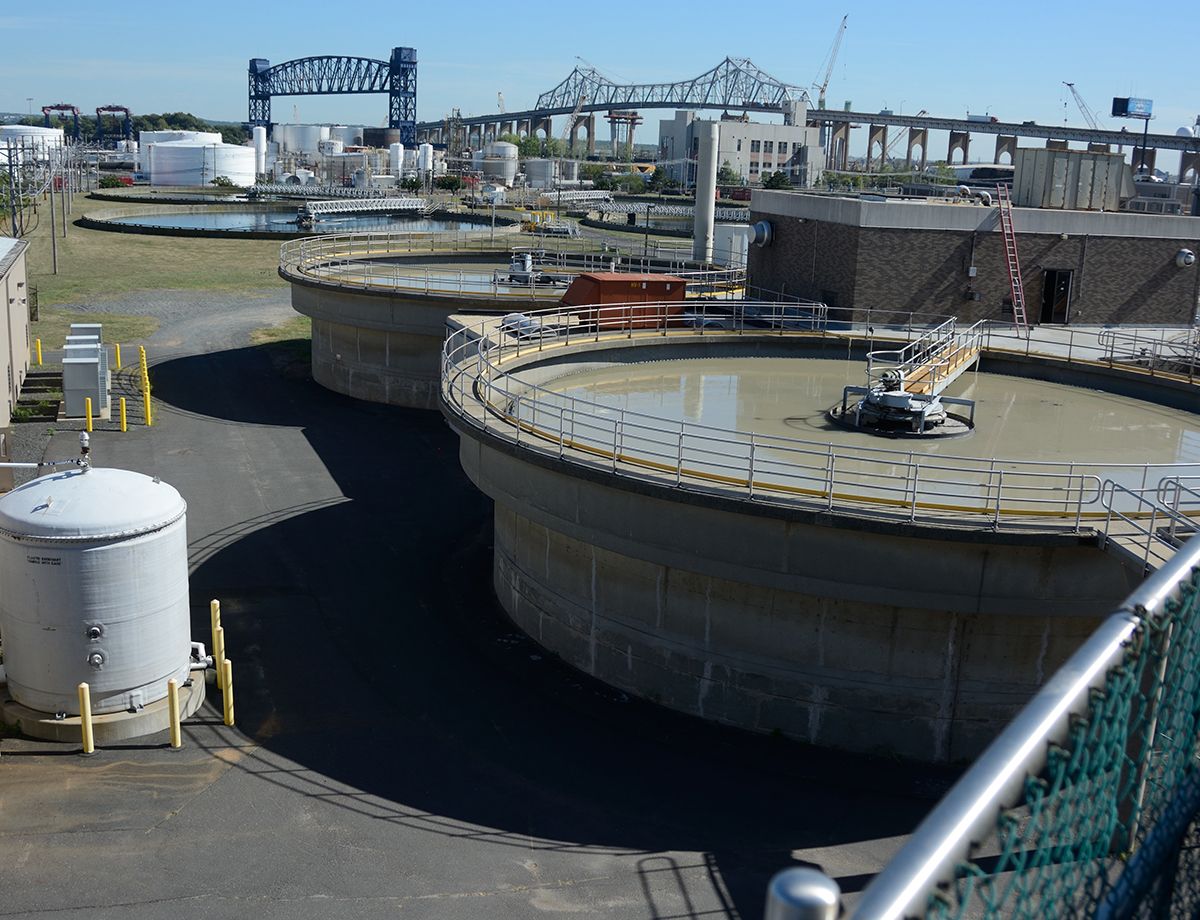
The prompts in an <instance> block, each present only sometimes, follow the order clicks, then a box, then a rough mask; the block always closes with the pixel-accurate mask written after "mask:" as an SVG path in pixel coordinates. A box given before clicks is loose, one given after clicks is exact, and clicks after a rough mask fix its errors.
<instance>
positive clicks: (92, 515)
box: [0, 469, 191, 715]
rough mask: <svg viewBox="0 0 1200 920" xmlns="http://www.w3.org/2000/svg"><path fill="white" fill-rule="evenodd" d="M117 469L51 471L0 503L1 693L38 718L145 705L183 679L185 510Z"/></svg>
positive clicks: (186, 649) (166, 492)
mask: <svg viewBox="0 0 1200 920" xmlns="http://www.w3.org/2000/svg"><path fill="white" fill-rule="evenodd" d="M186 510H187V505H186V504H185V503H184V501H183V498H182V497H180V495H179V493H178V492H177V491H176V490H175V489H174V488H173V487H171V486H169V485H167V484H166V483H165V482H161V481H159V480H158V479H154V478H151V477H150V476H146V475H143V474H142V473H134V472H130V471H128V470H114V469H90V470H72V471H70V472H67V473H51V474H50V475H48V476H42V477H40V478H38V479H33V480H31V481H29V482H27V483H25V484H24V485H22V486H20V487H18V488H16V489H14V490H13V491H12V492H9V493H8V494H7V495H4V496H3V497H0V584H3V585H4V590H3V591H0V634H2V635H3V636H4V665H5V669H6V670H7V672H8V691H9V693H10V694H11V695H12V698H13V699H14V700H16V701H17V702H18V703H20V704H21V705H23V706H27V707H29V708H30V709H35V710H37V711H39V712H46V713H58V712H66V713H68V714H70V715H77V714H78V713H79V698H78V693H77V687H78V685H79V684H80V683H81V682H86V683H87V684H88V685H89V687H90V688H91V697H92V711H93V712H95V713H105V712H117V711H120V710H129V709H137V708H139V707H142V706H146V705H148V704H149V703H152V702H154V701H156V700H160V699H162V698H163V697H165V696H166V695H167V681H168V680H170V679H171V678H175V679H176V680H178V681H179V682H180V683H181V684H182V683H183V682H184V681H186V680H187V679H188V672H189V669H190V661H191V640H190V635H191V631H190V623H189V608H188V551H187V527H186V522H185V512H186Z"/></svg>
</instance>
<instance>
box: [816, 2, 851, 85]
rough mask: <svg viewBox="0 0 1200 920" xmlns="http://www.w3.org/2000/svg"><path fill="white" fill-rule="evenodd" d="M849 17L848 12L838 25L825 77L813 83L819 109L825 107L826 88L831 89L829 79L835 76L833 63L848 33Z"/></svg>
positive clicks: (826, 64)
mask: <svg viewBox="0 0 1200 920" xmlns="http://www.w3.org/2000/svg"><path fill="white" fill-rule="evenodd" d="M849 18H850V14H849V13H847V14H846V15H845V16H843V17H842V24H841V25H840V26H838V30H837V35H835V36H834V39H833V46H832V47H831V48H830V49H829V57H828V58H826V59H825V78H824V79H823V80H821V82H820V83H814V84H813V88H814V89H815V90H816V91H817V108H818V109H823V108H825V90H827V89H829V81H830V79H831V78H832V77H833V65H834V64H836V63H837V56H838V50H839V49H840V48H841V47H842V36H843V35H845V34H846V20H848V19H849Z"/></svg>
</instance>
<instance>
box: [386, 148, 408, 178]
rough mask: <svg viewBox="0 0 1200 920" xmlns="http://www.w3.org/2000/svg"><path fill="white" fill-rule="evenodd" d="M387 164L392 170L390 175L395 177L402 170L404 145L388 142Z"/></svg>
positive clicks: (398, 176) (397, 176) (398, 175)
mask: <svg viewBox="0 0 1200 920" xmlns="http://www.w3.org/2000/svg"><path fill="white" fill-rule="evenodd" d="M388 166H389V167H390V168H391V170H392V175H393V176H395V177H396V178H397V179H399V178H400V176H401V174H402V173H403V172H404V145H403V144H389V145H388Z"/></svg>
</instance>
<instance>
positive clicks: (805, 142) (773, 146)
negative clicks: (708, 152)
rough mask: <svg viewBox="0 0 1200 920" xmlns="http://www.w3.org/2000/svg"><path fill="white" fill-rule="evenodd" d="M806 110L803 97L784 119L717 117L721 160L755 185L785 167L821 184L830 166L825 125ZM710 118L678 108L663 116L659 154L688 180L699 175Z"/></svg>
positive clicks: (798, 181) (797, 178) (804, 183)
mask: <svg viewBox="0 0 1200 920" xmlns="http://www.w3.org/2000/svg"><path fill="white" fill-rule="evenodd" d="M807 115H808V109H807V107H806V106H805V105H804V103H803V102H793V103H791V106H790V108H789V110H788V112H787V113H786V116H785V119H784V121H785V123H784V124H768V123H764V122H756V121H748V120H744V119H740V118H739V119H730V118H723V119H721V120H720V121H718V122H717V124H719V125H720V126H721V131H720V141H719V146H718V148H717V165H718V166H723V165H725V164H726V163H728V164H729V167H730V169H732V170H733V171H734V172H736V173H737V174H738V175H739V176H741V178H742V181H744V182H746V183H749V184H750V185H757V184H759V183H760V182H761V181H762V179H763V177H764V176H769V175H771V174H772V173H774V172H776V171H779V172H783V173H786V174H787V176H788V178H789V179H791V182H792V185H794V186H799V187H801V188H809V187H812V186H814V185H816V184H817V182H818V181H819V180H820V178H821V171H822V170H823V169H824V168H825V153H824V150H823V148H822V147H821V139H820V129H819V128H815V127H813V128H810V127H807V126H806V125H805V120H806V119H807ZM711 123H712V120H711V119H700V118H697V117H696V113H695V112H692V111H677V112H676V113H675V117H674V118H664V119H661V120H660V121H659V123H658V159H659V161H660V162H663V163H664V164H665V167H664V168H665V169H666V170H667V172H668V174H669V175H670V176H671V177H672V178H674V179H676V180H677V181H679V182H681V183H684V184H687V185H690V184H692V183H693V182H694V181H695V178H696V164H695V160H696V156H697V153H698V151H699V149H700V133H701V130H702V127H703V126H704V125H708V124H711ZM689 161H690V162H689Z"/></svg>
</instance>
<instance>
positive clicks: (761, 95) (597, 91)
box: [417, 57, 808, 130]
mask: <svg viewBox="0 0 1200 920" xmlns="http://www.w3.org/2000/svg"><path fill="white" fill-rule="evenodd" d="M581 97H582V98H583V100H584V101H583V104H582V105H579V100H580V98H581ZM800 100H803V101H804V102H806V103H807V102H808V93H807V92H806V91H805V90H804V89H803V88H802V87H799V86H792V85H789V84H787V83H784V82H782V81H781V80H777V79H775V77H773V76H771V75H770V74H769V73H767V72H766V71H765V70H762V69H761V68H759V67H757V66H756V65H755V64H754V63H753V62H752V61H750V60H748V59H746V58H731V57H727V58H725V60H723V61H722V62H721V63H720V64H718V65H717V66H716V67H714V68H712V69H711V70H707V71H705V72H704V73H702V74H700V75H699V76H698V77H692V78H691V79H690V80H680V81H678V82H676V83H614V82H613V81H612V80H610V79H608V78H607V77H605V76H603V75H602V74H601V73H599V71H597V70H596V69H595V68H593V67H576V68H575V69H574V70H572V71H571V72H570V73H569V74H568V75H567V77H566V79H565V80H563V81H562V82H561V83H559V84H558V85H557V86H556V87H554V89H552V90H550V91H548V92H545V93H542V94H541V95H540V96H538V99H537V104H536V105H535V107H534V108H532V109H530V110H528V111H525V112H506V113H504V114H502V115H481V116H477V117H473V118H463V119H462V124H464V125H473V124H490V123H492V122H497V121H513V120H521V119H531V118H534V119H536V118H546V117H549V116H552V115H569V114H571V113H572V112H574V111H575V110H576V106H579V111H580V112H606V111H611V110H613V109H638V108H642V109H653V108H660V109H669V108H699V109H729V110H738V111H753V112H779V111H782V110H783V109H784V108H785V106H786V105H787V103H789V102H794V101H800ZM440 126H441V122H432V121H431V122H422V123H421V124H419V125H418V126H417V128H418V129H419V130H421V129H430V128H437V127H440Z"/></svg>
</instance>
